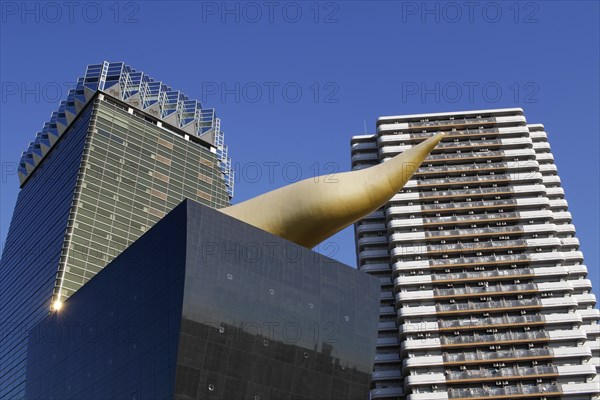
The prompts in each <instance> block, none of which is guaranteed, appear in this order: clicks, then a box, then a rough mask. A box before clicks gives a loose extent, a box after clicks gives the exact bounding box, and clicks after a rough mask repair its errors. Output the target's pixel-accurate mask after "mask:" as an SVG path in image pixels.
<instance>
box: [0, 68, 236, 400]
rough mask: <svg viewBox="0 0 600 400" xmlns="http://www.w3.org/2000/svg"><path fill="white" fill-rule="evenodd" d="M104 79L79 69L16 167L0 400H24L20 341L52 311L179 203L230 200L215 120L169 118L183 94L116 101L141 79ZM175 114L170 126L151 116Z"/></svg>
mask: <svg viewBox="0 0 600 400" xmlns="http://www.w3.org/2000/svg"><path fill="white" fill-rule="evenodd" d="M111 66H112V67H111ZM105 67H106V68H105ZM108 67H110V68H108ZM107 68H108V69H107ZM111 68H112V69H111ZM109 69H110V71H112V72H109ZM101 70H102V71H104V72H103V73H102V76H100V77H95V76H94V73H95V72H94V71H95V66H90V67H88V71H87V73H86V77H85V78H81V79H80V80H79V81H78V85H77V88H76V89H74V90H72V91H71V92H70V93H69V97H68V99H67V101H65V102H63V103H61V105H60V108H59V110H58V112H56V113H54V114H53V115H52V118H51V120H50V121H49V122H48V123H46V124H45V126H44V128H43V129H42V131H41V132H39V133H38V134H37V136H36V138H35V140H34V141H33V142H32V143H31V144H30V146H29V148H28V149H27V151H25V152H24V153H23V156H22V158H21V163H20V168H19V177H20V179H21V184H22V185H21V192H20V193H19V196H18V199H17V204H16V206H15V211H14V214H13V218H12V221H11V225H10V228H9V232H8V235H7V241H6V245H5V247H4V252H3V254H2V260H1V261H0V289H1V293H0V316H1V320H0V399H1V400H8V399H10V400H13V399H21V398H22V397H23V395H24V379H25V367H26V357H25V352H26V346H27V334H26V333H27V331H28V330H29V329H30V328H31V326H33V324H35V323H36V322H38V321H39V320H40V319H41V318H42V317H44V316H46V315H47V313H48V312H49V311H50V309H51V306H53V305H57V304H61V303H62V302H63V301H64V300H65V299H66V298H68V297H69V296H70V295H71V294H73V293H74V292H75V291H76V290H77V289H79V288H80V287H81V286H82V285H83V284H85V283H86V282H87V281H88V280H89V279H91V278H92V277H93V276H94V275H95V274H96V273H98V272H99V271H100V270H101V269H102V268H103V267H104V266H105V265H106V264H108V262H110V261H111V260H112V259H113V258H114V257H115V256H117V255H118V254H119V253H120V252H122V251H123V249H124V248H126V247H127V246H128V245H129V244H131V243H132V242H133V241H135V240H136V239H137V238H139V237H140V235H142V234H143V233H144V232H145V231H146V230H147V229H149V228H150V227H151V226H152V225H153V224H154V223H156V222H157V221H158V220H159V219H160V218H162V217H163V216H164V215H165V214H166V213H167V212H169V211H170V210H171V209H173V207H175V206H176V205H177V204H178V203H179V202H181V201H182V200H183V199H185V198H190V199H194V200H196V201H198V202H200V203H202V204H205V205H207V206H210V207H215V208H218V207H223V206H225V205H228V204H229V201H230V196H231V194H232V186H231V185H230V180H231V179H230V176H229V175H227V165H229V164H230V162H229V160H228V159H227V158H226V153H227V149H226V147H225V146H224V145H223V134H222V132H221V131H220V122H219V121H218V119H217V118H216V117H215V116H214V111H213V110H210V109H201V108H200V105H199V103H197V102H196V103H194V107H195V108H194V110H195V111H194V112H193V113H192V114H193V115H188V114H186V113H185V112H183V111H185V109H184V108H177V107H179V106H180V105H181V107H183V106H182V105H183V104H184V103H185V104H188V105H189V104H191V103H190V102H192V100H188V99H187V97H185V95H183V94H181V93H180V94H179V96H178V97H177V98H176V99H175V100H173V102H174V103H173V102H169V101H166V100H165V101H163V102H162V103H161V106H160V107H159V106H152V104H153V103H152V101H151V97H152V96H151V95H150V94H147V95H146V96H145V97H144V98H145V99H146V100H147V102H146V103H145V104H146V105H147V106H148V107H144V106H143V105H140V103H139V102H137V103H136V101H137V100H136V99H138V98H139V96H141V95H139V94H135V93H133V92H134V91H135V90H134V86H135V85H134V86H131V85H130V86H128V87H129V89H130V91H129V92H127V93H129V95H128V96H125V92H119V91H115V87H113V86H112V83H111V82H113V81H114V80H115V79H116V80H117V82H118V81H119V79H125V80H127V79H131V76H132V75H136V76H142V77H143V76H144V75H143V73H141V72H139V71H138V72H136V71H135V70H132V69H131V68H130V67H127V66H125V65H123V64H122V63H104V64H102V68H101ZM111 74H112V75H111ZM117 78H118V79H117ZM94 82H95V83H94ZM143 82H145V83H144V84H141V83H140V85H141V86H144V85H146V84H147V85H154V84H155V81H154V80H152V79H151V78H148V77H145V78H144V79H143ZM159 83H160V82H159ZM161 85H162V83H161ZM138 86H139V85H138ZM111 87H112V90H109V89H110V88H111ZM119 87H120V86H119ZM144 87H145V86H144ZM167 89H169V90H171V89H170V88H168V87H166V86H164V85H163V86H162V89H161V90H167ZM177 93H179V92H177ZM128 102H129V103H128ZM172 104H175V105H176V106H177V107H176V109H177V110H179V111H177V112H176V113H175V115H171V114H170V113H166V114H164V118H163V119H161V117H163V113H162V111H161V112H157V113H155V112H152V111H153V110H155V109H158V110H159V111H160V110H166V109H167V108H171V107H172ZM157 107H158V108H157ZM190 107H191V106H190ZM180 111H181V112H180ZM188 111H189V110H188ZM167 114H168V115H167Z"/></svg>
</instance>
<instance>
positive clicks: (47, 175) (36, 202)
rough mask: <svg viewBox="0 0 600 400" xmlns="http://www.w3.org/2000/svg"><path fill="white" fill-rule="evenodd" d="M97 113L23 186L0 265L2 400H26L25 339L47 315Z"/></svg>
mask: <svg viewBox="0 0 600 400" xmlns="http://www.w3.org/2000/svg"><path fill="white" fill-rule="evenodd" d="M91 114H92V107H91V106H90V107H88V108H87V109H86V110H85V111H84V112H82V113H81V115H80V117H79V119H78V120H77V121H76V122H75V123H74V125H73V126H72V128H71V131H70V132H69V137H68V140H63V141H61V142H60V143H57V144H56V146H55V148H54V151H52V153H51V154H49V155H48V156H47V158H46V160H45V162H44V163H43V164H42V165H40V166H39V168H38V170H37V171H36V173H35V174H34V175H33V176H31V179H29V181H28V182H27V184H26V185H25V186H23V188H22V190H21V192H20V193H19V197H18V198H17V204H16V206H15V210H14V214H13V219H12V222H11V225H10V228H9V231H8V236H7V239H6V245H5V246H4V252H3V254H2V261H1V262H0V315H1V316H2V321H1V322H0V324H1V325H0V343H1V345H0V399H2V400H4V399H6V400H8V399H11V400H12V399H18V398H21V396H22V393H23V390H24V389H25V387H24V381H23V377H24V374H25V354H26V350H27V349H26V344H27V341H26V334H27V331H28V329H29V328H30V327H31V326H32V324H33V323H35V322H37V321H39V320H40V319H41V318H43V317H44V316H46V315H47V314H48V311H49V310H50V302H51V297H52V290H53V287H54V281H55V279H56V271H57V269H58V264H59V261H60V255H61V248H62V245H63V241H64V237H65V229H66V227H67V221H68V218H69V212H70V210H71V202H72V201H73V192H74V191H75V186H76V182H77V175H78V172H79V166H80V161H81V156H82V154H83V149H84V144H85V140H86V138H87V136H88V130H89V121H90V117H91Z"/></svg>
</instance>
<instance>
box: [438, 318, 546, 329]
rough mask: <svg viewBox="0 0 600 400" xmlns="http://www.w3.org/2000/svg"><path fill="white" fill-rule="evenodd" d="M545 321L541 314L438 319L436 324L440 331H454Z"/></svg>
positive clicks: (534, 323)
mask: <svg viewBox="0 0 600 400" xmlns="http://www.w3.org/2000/svg"><path fill="white" fill-rule="evenodd" d="M544 322H545V318H544V316H542V315H522V316H517V317H512V316H503V317H492V318H463V319H457V320H440V321H438V326H439V330H440V331H445V330H447V331H454V330H460V329H477V328H479V329H487V328H490V327H500V326H523V325H524V326H532V325H541V324H543V323H544Z"/></svg>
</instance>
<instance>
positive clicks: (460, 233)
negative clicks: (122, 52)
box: [425, 224, 553, 239]
mask: <svg viewBox="0 0 600 400" xmlns="http://www.w3.org/2000/svg"><path fill="white" fill-rule="evenodd" d="M532 226H536V227H539V226H542V227H543V228H542V229H538V231H543V230H548V231H551V228H552V227H553V226H550V225H549V224H546V225H545V226H544V225H529V226H526V227H523V226H521V225H513V226H504V227H500V228H471V229H451V230H438V231H426V232H425V238H427V239H448V238H461V237H464V238H467V237H480V236H499V235H505V234H522V233H524V232H525V231H526V230H532V228H531V227H532Z"/></svg>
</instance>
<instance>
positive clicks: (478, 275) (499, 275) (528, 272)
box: [397, 268, 535, 283]
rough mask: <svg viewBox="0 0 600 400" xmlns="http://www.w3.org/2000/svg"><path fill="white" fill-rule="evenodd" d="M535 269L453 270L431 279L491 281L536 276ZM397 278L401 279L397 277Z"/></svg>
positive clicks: (433, 276)
mask: <svg viewBox="0 0 600 400" xmlns="http://www.w3.org/2000/svg"><path fill="white" fill-rule="evenodd" d="M534 276H535V274H534V270H532V269H529V268H518V269H517V268H515V269H508V270H499V271H478V272H452V273H447V274H436V273H434V274H432V275H431V281H432V282H435V283H445V282H454V283H456V282H465V281H480V280H485V281H491V280H499V279H507V278H531V277H534ZM397 279H401V277H400V278H397Z"/></svg>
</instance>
